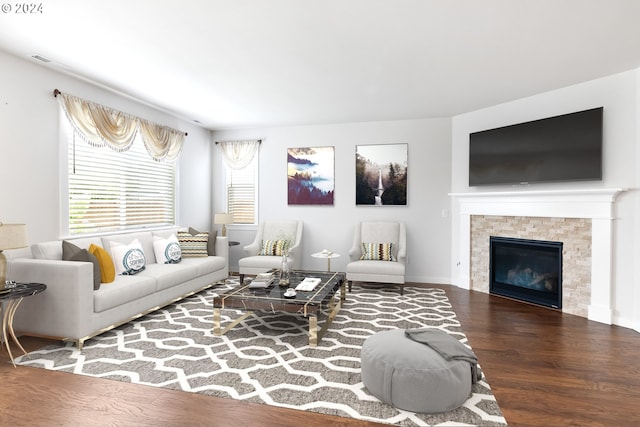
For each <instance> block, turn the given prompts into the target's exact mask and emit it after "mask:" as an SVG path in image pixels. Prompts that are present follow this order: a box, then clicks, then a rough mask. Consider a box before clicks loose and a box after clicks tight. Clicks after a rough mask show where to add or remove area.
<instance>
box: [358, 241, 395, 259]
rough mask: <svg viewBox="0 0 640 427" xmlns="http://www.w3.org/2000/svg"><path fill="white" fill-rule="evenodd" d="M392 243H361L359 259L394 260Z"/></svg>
mask: <svg viewBox="0 0 640 427" xmlns="http://www.w3.org/2000/svg"><path fill="white" fill-rule="evenodd" d="M393 246H394V245H393V243H362V256H361V257H360V259H363V260H372V261H395V260H396V257H395V256H394V255H393V250H394V248H393Z"/></svg>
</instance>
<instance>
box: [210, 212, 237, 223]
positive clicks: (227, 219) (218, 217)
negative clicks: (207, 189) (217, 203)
mask: <svg viewBox="0 0 640 427" xmlns="http://www.w3.org/2000/svg"><path fill="white" fill-rule="evenodd" d="M213 223H214V224H232V223H233V215H232V214H230V213H217V214H215V216H214V217H213Z"/></svg>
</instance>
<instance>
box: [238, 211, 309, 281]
mask: <svg viewBox="0 0 640 427" xmlns="http://www.w3.org/2000/svg"><path fill="white" fill-rule="evenodd" d="M302 225H303V222H302V221H298V220H267V221H262V222H261V223H260V225H259V226H258V231H257V232H256V237H255V238H254V240H253V243H251V244H249V245H247V246H245V247H244V251H245V253H246V254H247V256H246V257H244V258H240V260H238V266H239V270H240V280H244V276H245V274H250V275H252V274H258V273H264V272H266V271H269V270H270V269H272V268H280V265H281V261H282V250H283V247H284V242H287V246H286V247H287V248H288V250H289V260H290V266H291V268H292V269H295V268H298V265H299V263H300V256H301V247H300V242H301V240H302Z"/></svg>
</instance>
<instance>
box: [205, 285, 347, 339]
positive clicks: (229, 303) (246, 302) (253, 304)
mask: <svg viewBox="0 0 640 427" xmlns="http://www.w3.org/2000/svg"><path fill="white" fill-rule="evenodd" d="M345 283H346V281H344V280H341V281H340V284H339V288H340V296H339V298H337V297H336V296H335V294H333V295H331V297H330V299H329V300H328V302H327V305H326V307H327V309H328V314H327V319H326V320H325V322H324V324H323V325H322V327H321V328H320V329H319V328H318V313H319V312H321V311H322V310H321V309H320V306H321V304H313V305H311V304H295V303H291V302H284V303H277V301H275V302H274V301H273V300H261V299H251V298H249V299H245V298H241V299H240V298H239V299H234V298H226V299H224V301H223V302H222V304H220V305H221V306H220V307H215V305H217V304H215V303H214V309H213V334H214V335H215V336H222V335H224V334H226V333H227V332H229V331H230V330H231V329H233V328H234V327H235V326H237V325H238V324H239V323H240V322H242V321H243V320H245V319H246V318H248V317H249V316H251V315H253V314H255V310H260V309H262V310H269V311H280V312H285V313H290V314H292V315H295V314H302V315H303V316H304V317H308V318H309V346H311V347H316V346H317V345H318V343H319V342H320V341H321V340H322V337H323V336H324V334H325V333H326V331H327V329H328V328H329V327H330V326H331V323H332V322H333V319H334V318H335V317H336V315H337V314H338V312H339V311H340V309H341V308H342V304H343V303H344V301H345V291H346V289H345ZM222 310H247V311H245V312H244V313H242V314H241V315H240V317H238V318H236V319H234V320H232V321H231V323H229V324H227V325H225V326H224V328H223V327H222Z"/></svg>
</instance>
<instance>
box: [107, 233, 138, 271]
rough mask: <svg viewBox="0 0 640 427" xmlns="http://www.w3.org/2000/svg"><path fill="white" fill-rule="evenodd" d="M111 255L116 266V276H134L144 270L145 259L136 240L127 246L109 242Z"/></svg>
mask: <svg viewBox="0 0 640 427" xmlns="http://www.w3.org/2000/svg"><path fill="white" fill-rule="evenodd" d="M111 255H112V256H113V262H114V264H115V266H116V274H124V275H134V274H137V273H139V272H141V271H142V270H144V268H145V264H146V259H145V256H144V251H143V250H142V244H140V241H139V240H138V239H134V240H133V241H131V242H130V243H129V244H127V245H123V244H122V243H119V242H111Z"/></svg>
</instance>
